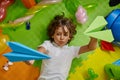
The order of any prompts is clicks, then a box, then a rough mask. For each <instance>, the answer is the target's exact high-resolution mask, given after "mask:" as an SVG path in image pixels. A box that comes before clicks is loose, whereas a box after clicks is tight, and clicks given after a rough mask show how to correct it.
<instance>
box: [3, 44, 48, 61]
mask: <svg viewBox="0 0 120 80" xmlns="http://www.w3.org/2000/svg"><path fill="white" fill-rule="evenodd" d="M7 44H8V46H10V48H11V49H12V52H10V53H6V54H3V56H5V57H7V58H8V60H9V61H11V62H17V61H26V60H41V59H49V58H50V57H49V56H48V55H46V54H44V53H41V52H38V51H36V50H34V49H32V48H29V47H27V46H25V45H23V44H20V43H17V42H7Z"/></svg>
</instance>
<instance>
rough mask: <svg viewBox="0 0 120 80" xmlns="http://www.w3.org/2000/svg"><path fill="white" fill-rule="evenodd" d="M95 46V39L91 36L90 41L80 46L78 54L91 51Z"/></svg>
mask: <svg viewBox="0 0 120 80" xmlns="http://www.w3.org/2000/svg"><path fill="white" fill-rule="evenodd" d="M96 47H97V39H96V38H93V37H91V39H90V42H89V43H88V45H85V46H82V47H81V48H80V50H79V54H82V53H85V52H88V51H92V50H95V49H96Z"/></svg>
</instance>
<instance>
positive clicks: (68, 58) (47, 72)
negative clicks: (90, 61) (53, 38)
mask: <svg viewBox="0 0 120 80" xmlns="http://www.w3.org/2000/svg"><path fill="white" fill-rule="evenodd" d="M40 46H43V47H44V48H45V49H46V50H47V54H48V55H49V56H50V57H51V58H50V59H46V60H42V66H41V73H40V77H39V79H38V80H66V78H67V76H68V73H69V69H70V66H71V63H72V60H73V58H75V57H77V56H78V52H79V49H80V46H79V47H77V46H76V47H75V46H68V45H65V46H63V47H59V46H58V45H57V44H55V43H54V42H53V43H51V42H50V41H45V42H44V43H43V44H42V45H40Z"/></svg>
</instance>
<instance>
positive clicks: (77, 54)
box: [73, 46, 80, 58]
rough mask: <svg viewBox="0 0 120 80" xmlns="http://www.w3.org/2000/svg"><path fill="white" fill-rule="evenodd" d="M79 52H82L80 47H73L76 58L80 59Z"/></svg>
mask: <svg viewBox="0 0 120 80" xmlns="http://www.w3.org/2000/svg"><path fill="white" fill-rule="evenodd" d="M79 50H80V46H75V47H73V51H74V57H77V58H79Z"/></svg>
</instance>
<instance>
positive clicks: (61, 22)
mask: <svg viewBox="0 0 120 80" xmlns="http://www.w3.org/2000/svg"><path fill="white" fill-rule="evenodd" d="M64 26H66V27H67V29H68V30H69V32H70V40H69V41H68V43H69V42H70V41H71V39H72V38H73V37H74V35H75V34H76V25H75V24H73V22H72V20H71V19H69V18H66V17H64V14H63V15H57V16H55V17H54V19H53V20H52V21H51V22H50V24H49V25H48V29H47V34H48V37H49V39H50V41H51V42H52V41H53V40H54V39H53V38H52V36H53V35H54V33H55V30H56V29H58V28H59V27H64Z"/></svg>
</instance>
